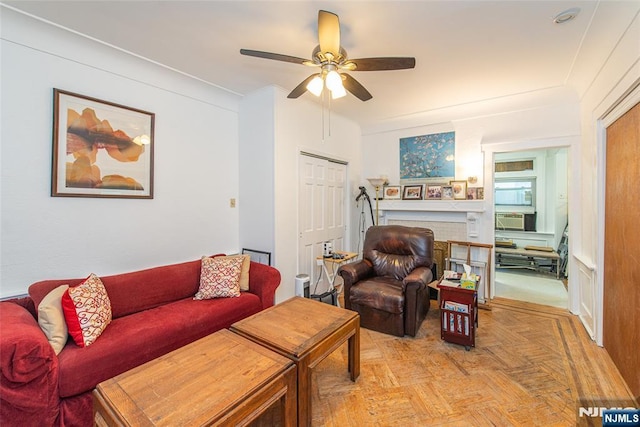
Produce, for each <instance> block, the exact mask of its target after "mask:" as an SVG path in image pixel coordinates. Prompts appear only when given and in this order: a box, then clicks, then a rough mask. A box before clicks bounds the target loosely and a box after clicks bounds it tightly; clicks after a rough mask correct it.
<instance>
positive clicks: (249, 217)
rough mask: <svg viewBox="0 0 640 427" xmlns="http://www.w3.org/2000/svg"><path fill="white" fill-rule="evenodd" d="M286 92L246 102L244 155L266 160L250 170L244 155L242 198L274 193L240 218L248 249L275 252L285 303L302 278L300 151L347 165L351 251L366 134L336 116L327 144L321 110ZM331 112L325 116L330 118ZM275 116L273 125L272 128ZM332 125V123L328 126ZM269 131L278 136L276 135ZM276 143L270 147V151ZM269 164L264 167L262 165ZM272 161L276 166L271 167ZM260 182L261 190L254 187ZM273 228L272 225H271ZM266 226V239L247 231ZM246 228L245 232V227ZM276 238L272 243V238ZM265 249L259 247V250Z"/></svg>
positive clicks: (279, 293) (271, 90)
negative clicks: (269, 176)
mask: <svg viewBox="0 0 640 427" xmlns="http://www.w3.org/2000/svg"><path fill="white" fill-rule="evenodd" d="M286 96H287V92H286V91H284V90H283V89H281V88H277V87H271V88H265V89H263V90H260V91H258V92H256V93H253V94H250V95H249V96H247V97H245V98H244V99H243V100H242V107H241V111H242V118H241V122H242V124H243V126H242V127H244V125H245V124H246V125H248V126H251V127H252V129H251V130H244V129H243V131H242V133H241V152H242V153H248V152H250V151H252V150H257V153H260V154H259V156H260V158H261V159H258V156H255V158H254V160H253V161H252V166H251V167H248V166H247V165H245V163H244V161H245V155H244V154H243V156H242V160H241V175H242V176H241V178H240V179H241V183H242V186H241V198H242V200H243V202H242V203H246V199H247V197H256V200H257V198H258V197H260V196H259V195H257V194H256V193H263V192H266V193H268V194H273V197H272V199H271V202H269V201H267V200H264V201H261V202H256V203H254V202H251V203H252V209H251V212H246V211H245V210H244V208H245V205H244V204H243V205H242V206H243V211H242V216H241V224H240V230H241V231H240V233H241V236H242V237H241V241H242V244H243V245H244V244H245V243H246V244H248V242H256V244H262V245H263V247H270V248H272V250H269V249H267V250H269V251H270V252H272V263H273V265H274V266H275V267H276V268H277V269H278V270H279V271H280V273H281V274H282V283H281V285H280V287H279V288H278V290H277V293H276V301H277V302H280V301H283V300H285V299H287V298H290V297H292V296H294V295H295V282H294V279H295V276H296V275H297V274H298V241H299V239H298V176H299V174H298V160H299V157H298V156H299V154H300V152H301V151H304V152H309V153H314V154H319V155H323V156H326V157H328V158H333V159H337V160H343V161H346V162H348V179H349V183H348V187H347V188H348V193H349V200H348V201H347V202H346V203H345V205H346V206H347V209H348V215H349V220H348V222H347V233H348V235H347V245H348V246H349V247H351V248H353V246H354V245H355V243H354V242H355V241H356V239H357V220H358V216H357V213H356V212H355V202H354V200H355V196H356V195H357V193H358V185H360V184H359V183H360V182H361V150H362V145H361V131H360V127H359V126H358V125H356V124H355V123H353V122H351V121H349V120H346V119H344V118H342V117H340V116H338V115H336V114H334V113H332V114H331V122H330V123H331V129H330V131H331V136H329V132H328V130H329V129H328V128H326V129H325V135H324V139H323V132H322V121H321V117H322V110H321V107H320V105H319V104H316V103H315V102H311V101H310V100H308V99H306V97H308V96H311V95H309V94H305V95H303V96H302V97H301V98H298V99H295V100H291V99H287V97H286ZM326 114H327V111H325V117H326ZM271 117H273V126H272V125H271V124H270V123H269V120H270V118H271ZM325 124H326V125H328V121H326V122H325ZM269 132H273V134H272V136H271V135H269ZM269 144H271V146H270V147H267V146H268V145H269ZM262 162H264V164H261V163H262ZM270 162H273V163H272V164H268V163H270ZM267 170H271V171H273V175H272V180H268V179H267V178H266V176H267V174H266V173H265V171H267ZM252 183H255V184H256V185H255V186H254V185H252ZM271 220H272V223H271V224H270V225H269V224H268V223H269V222H271ZM256 223H257V224H260V227H266V228H267V229H266V230H262V231H258V232H259V233H260V234H261V236H262V237H261V238H259V239H256V238H253V237H251V236H250V235H249V233H247V231H246V230H250V229H253V228H255V224H256ZM245 227H246V228H245ZM271 236H273V239H274V240H273V242H270V241H269V240H270V238H271ZM255 249H260V248H255Z"/></svg>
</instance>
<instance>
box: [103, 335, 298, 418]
mask: <svg viewBox="0 0 640 427" xmlns="http://www.w3.org/2000/svg"><path fill="white" fill-rule="evenodd" d="M93 402H94V403H93V405H94V422H95V425H97V426H110V427H111V426H205V425H206V426H210V425H238V424H247V423H249V422H251V421H253V420H256V419H258V418H259V416H260V415H261V414H262V413H264V412H265V411H267V409H270V408H271V407H272V406H273V405H274V404H275V405H279V411H280V414H279V417H278V418H279V419H281V420H282V421H283V424H284V425H286V426H295V425H296V424H297V411H296V409H297V408H296V405H297V399H296V367H295V365H294V364H293V363H292V362H291V360H289V359H288V358H286V357H283V356H281V355H279V354H276V353H274V352H272V351H270V350H268V349H266V348H264V347H262V346H260V345H258V344H256V343H254V342H252V341H250V340H247V339H246V338H243V337H241V336H239V335H237V334H234V333H231V332H229V331H227V330H221V331H218V332H216V333H214V334H211V335H209V336H208V337H205V338H202V339H201V340H198V341H195V342H193V343H191V344H188V345H186V346H184V347H182V348H180V349H178V350H175V351H173V352H171V353H168V354H166V355H164V356H161V357H159V358H157V359H155V360H152V361H150V362H148V363H145V364H144V365H141V366H138V367H137V368H134V369H132V370H130V371H127V372H125V373H123V374H121V375H118V376H116V377H114V378H112V379H110V380H107V381H104V382H102V383H100V384H98V386H97V387H96V389H95V390H94V392H93Z"/></svg>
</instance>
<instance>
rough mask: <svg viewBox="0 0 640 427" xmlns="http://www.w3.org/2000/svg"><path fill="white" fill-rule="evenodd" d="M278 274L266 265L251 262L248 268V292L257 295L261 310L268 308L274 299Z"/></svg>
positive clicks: (278, 284)
mask: <svg viewBox="0 0 640 427" xmlns="http://www.w3.org/2000/svg"><path fill="white" fill-rule="evenodd" d="M280 279H281V276H280V272H279V271H278V270H277V269H275V268H273V267H271V266H268V265H265V264H260V263H258V262H253V261H251V267H250V268H249V292H251V293H252V294H256V295H258V297H260V301H262V308H263V309H265V308H269V307H271V306H272V305H273V303H274V302H275V298H276V289H278V286H280Z"/></svg>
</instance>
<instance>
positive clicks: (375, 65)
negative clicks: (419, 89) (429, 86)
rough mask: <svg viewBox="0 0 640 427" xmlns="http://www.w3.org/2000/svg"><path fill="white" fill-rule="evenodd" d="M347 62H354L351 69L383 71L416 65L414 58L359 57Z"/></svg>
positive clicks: (403, 68) (404, 68)
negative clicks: (353, 66)
mask: <svg viewBox="0 0 640 427" xmlns="http://www.w3.org/2000/svg"><path fill="white" fill-rule="evenodd" d="M349 62H353V63H354V64H356V68H355V70H353V71H385V70H406V69H408V68H414V67H415V66H416V59H415V58H408V57H405V58H401V57H399V58H361V59H350V60H349Z"/></svg>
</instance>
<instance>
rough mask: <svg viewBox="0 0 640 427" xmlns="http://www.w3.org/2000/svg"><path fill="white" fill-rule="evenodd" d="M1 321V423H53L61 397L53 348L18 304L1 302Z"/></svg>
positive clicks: (29, 424)
mask: <svg viewBox="0 0 640 427" xmlns="http://www.w3.org/2000/svg"><path fill="white" fill-rule="evenodd" d="M0 325H3V328H2V331H1V333H2V340H0V344H1V345H0V366H2V369H1V370H0V396H1V397H2V399H1V403H0V420H2V422H0V424H2V425H3V426H4V425H16V426H18V425H20V426H39V425H54V423H55V420H56V416H57V414H58V404H59V402H60V399H59V397H58V385H57V378H58V358H57V357H56V355H55V353H54V351H53V348H52V347H51V345H50V344H49V342H48V341H47V339H46V337H45V336H44V334H43V333H42V330H41V329H40V327H39V326H38V323H37V322H36V320H35V319H34V318H33V315H32V314H31V313H30V312H29V311H28V310H27V309H25V308H24V307H23V306H21V305H19V304H15V303H13V302H0ZM4 326H7V327H4Z"/></svg>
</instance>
